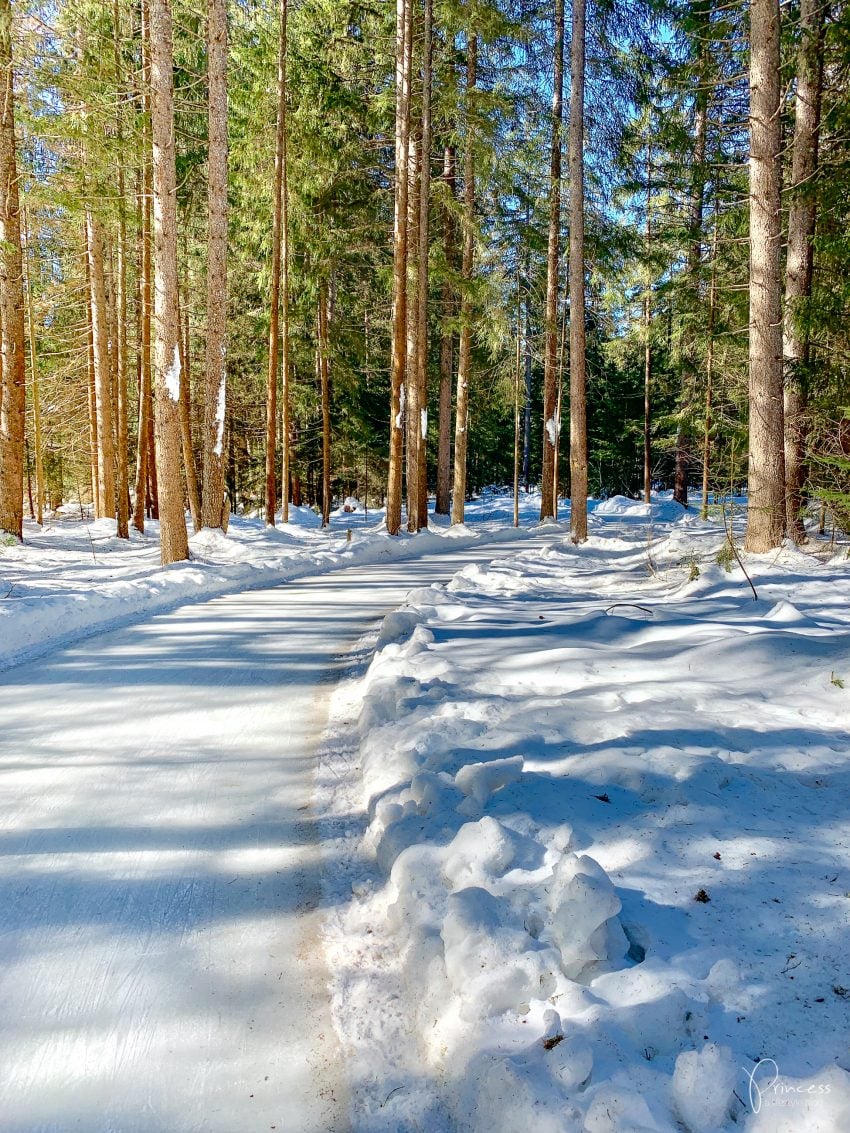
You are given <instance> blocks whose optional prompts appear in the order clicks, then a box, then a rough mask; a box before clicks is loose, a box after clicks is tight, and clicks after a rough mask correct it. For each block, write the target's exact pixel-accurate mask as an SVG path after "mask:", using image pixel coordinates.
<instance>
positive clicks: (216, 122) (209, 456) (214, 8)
mask: <svg viewBox="0 0 850 1133" xmlns="http://www.w3.org/2000/svg"><path fill="white" fill-rule="evenodd" d="M207 74H208V85H209V96H208V97H209V103H208V120H209V149H208V155H207V211H208V218H209V220H208V228H207V351H206V375H205V382H204V442H203V454H204V484H203V493H202V497H201V526H202V527H211V528H222V529H224V528H225V527H226V526H227V520H226V518H225V515H226V509H225V500H224V465H223V461H222V450H223V445H224V416H225V406H226V403H227V0H207ZM272 455H274V438H272ZM266 518H267V519H268V516H267V517H266ZM271 522H272V523H274V467H272V517H271Z"/></svg>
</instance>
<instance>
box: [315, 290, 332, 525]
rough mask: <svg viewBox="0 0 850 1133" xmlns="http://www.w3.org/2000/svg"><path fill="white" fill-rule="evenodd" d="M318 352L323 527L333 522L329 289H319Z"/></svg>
mask: <svg viewBox="0 0 850 1133" xmlns="http://www.w3.org/2000/svg"><path fill="white" fill-rule="evenodd" d="M317 315H318V317H317V350H318V355H319V384H320V387H321V398H322V527H327V526H328V524H329V523H330V521H331V385H330V359H329V357H328V351H329V344H328V287H327V284H325V283H323V284H321V286H320V287H319V306H318V313H317Z"/></svg>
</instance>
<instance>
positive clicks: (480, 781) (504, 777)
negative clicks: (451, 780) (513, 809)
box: [455, 755, 525, 806]
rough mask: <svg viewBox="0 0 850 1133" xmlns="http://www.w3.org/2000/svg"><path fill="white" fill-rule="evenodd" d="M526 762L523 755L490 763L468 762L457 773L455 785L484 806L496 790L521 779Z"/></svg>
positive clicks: (494, 760)
mask: <svg viewBox="0 0 850 1133" xmlns="http://www.w3.org/2000/svg"><path fill="white" fill-rule="evenodd" d="M524 764H525V760H524V758H523V757H522V756H521V755H512V756H510V757H509V758H508V759H492V760H490V762H489V763H468V764H467V765H466V766H465V767H461V769H460V771H458V773H457V775H455V786H456V787H457V789H458V790H459V791H461V792H462V793H463V794H464V795H468V796H469V797H471V798H473V799H474V800H475V802H477V803H478V805H479V806H484V804H485V803H486V802H487V800H488V799H489V798H490V796H491V795H492V794H493V793H494V792H495V791H498V790H501V788H502V787H507V786H508V784H510V783H516V782H517V781H518V780H519V778H520V777H521V776H522V769H523V766H524Z"/></svg>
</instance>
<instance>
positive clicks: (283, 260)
mask: <svg viewBox="0 0 850 1133" xmlns="http://www.w3.org/2000/svg"><path fill="white" fill-rule="evenodd" d="M286 6H287V0H280V22H281V42H280V58H279V60H278V87H279V91H278V117H279V118H280V120H281V122H282V127H283V128H282V131H281V138H280V143H281V150H280V152H281V171H280V331H281V341H280V370H281V421H280V426H281V428H280V432H281V437H280V443H281V449H282V451H283V460H282V469H281V480H282V486H281V519H282V521H283V522H284V523H288V522H289V482H290V479H291V465H292V451H291V438H290V433H291V431H292V395H291V391H290V386H289V173H288V168H287V121H286V97H287V87H286V35H287V10H286Z"/></svg>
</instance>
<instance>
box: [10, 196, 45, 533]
mask: <svg viewBox="0 0 850 1133" xmlns="http://www.w3.org/2000/svg"><path fill="white" fill-rule="evenodd" d="M22 219H23V226H22V231H21V235H22V258H21V264H22V267H23V277H24V279H23V282H24V288H25V292H26V303H27V338H28V339H29V359H30V382H31V383H32V385H31V388H32V414H33V440H34V447H35V521H36V523H38V524H39V526H41V525H42V524H43V523H44V438H43V435H42V428H41V387H40V382H39V379H38V365H37V363H36V345H35V297H34V295H33V284H32V269H31V267H30V263H29V233H28V230H27V217H26V210H23V211H22ZM1 357H2V354H0V358H1ZM0 388H2V366H0Z"/></svg>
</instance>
